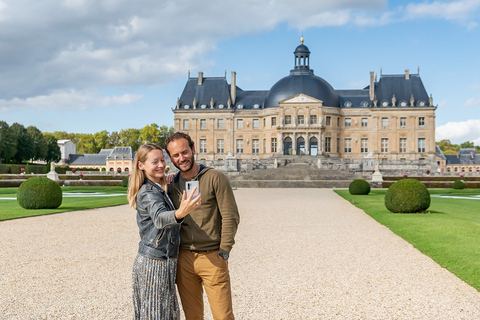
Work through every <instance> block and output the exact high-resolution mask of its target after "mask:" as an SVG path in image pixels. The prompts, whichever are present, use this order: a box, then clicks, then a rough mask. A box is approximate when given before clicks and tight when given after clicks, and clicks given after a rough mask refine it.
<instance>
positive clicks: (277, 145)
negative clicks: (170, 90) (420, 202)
mask: <svg viewBox="0 0 480 320" xmlns="http://www.w3.org/2000/svg"><path fill="white" fill-rule="evenodd" d="M294 54H295V69H293V70H291V72H290V76H288V77H285V78H283V79H281V80H280V81H278V82H277V84H275V85H274V86H273V87H272V88H271V89H270V90H268V91H243V90H242V89H240V88H239V87H237V85H236V73H235V72H232V78H231V83H230V85H228V84H227V82H226V79H225V78H207V77H204V76H203V73H202V72H200V73H199V76H198V77H197V78H190V77H189V79H188V82H187V84H186V86H185V89H184V91H183V93H182V95H181V98H179V100H178V101H177V105H176V107H175V108H174V109H173V112H174V127H175V130H176V131H183V132H186V133H188V134H190V136H191V137H192V139H193V140H194V142H195V145H196V152H197V159H198V160H203V161H207V162H208V161H209V162H211V163H213V162H215V161H218V160H224V159H226V158H227V155H229V156H230V157H233V158H236V159H239V160H240V161H241V162H245V161H246V162H252V163H254V162H255V161H264V162H265V161H266V163H268V161H267V160H268V159H273V158H278V157H282V156H287V157H288V156H290V157H301V156H309V157H308V161H309V162H311V163H312V162H317V161H316V160H315V159H312V157H315V158H318V159H320V163H324V162H333V163H335V162H336V163H343V164H348V163H349V164H350V166H351V167H353V168H357V169H359V170H367V169H368V170H370V169H373V168H374V166H375V163H380V168H382V167H384V168H387V167H390V168H393V167H394V168H395V169H399V168H400V169H401V168H402V167H405V168H407V167H408V166H410V167H411V166H414V167H418V168H421V170H423V169H425V168H430V170H432V171H433V170H435V171H436V170H437V168H438V164H439V160H440V159H439V158H438V157H437V155H436V146H435V110H436V107H435V106H434V105H433V100H432V98H431V96H430V97H429V96H428V95H427V93H426V91H425V89H424V87H423V83H422V81H421V79H420V76H419V75H418V74H410V72H409V71H408V70H406V71H405V73H404V74H400V75H385V76H381V78H380V80H379V81H377V80H376V75H375V74H374V73H373V72H371V73H370V85H369V86H368V87H366V88H364V89H358V90H334V89H333V88H332V87H331V86H330V85H329V84H328V83H327V82H326V81H325V80H323V79H321V78H320V77H317V76H315V75H314V74H313V70H311V69H310V67H309V62H310V60H309V54H310V52H309V50H308V48H307V47H306V46H304V45H303V42H302V44H301V45H300V46H298V47H297V49H296V50H295V53H294ZM346 167H348V165H346Z"/></svg>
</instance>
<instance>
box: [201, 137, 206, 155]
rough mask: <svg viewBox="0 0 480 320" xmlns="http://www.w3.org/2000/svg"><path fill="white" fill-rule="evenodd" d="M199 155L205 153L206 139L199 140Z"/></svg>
mask: <svg viewBox="0 0 480 320" xmlns="http://www.w3.org/2000/svg"><path fill="white" fill-rule="evenodd" d="M200 153H207V139H200Z"/></svg>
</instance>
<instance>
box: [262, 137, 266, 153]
mask: <svg viewBox="0 0 480 320" xmlns="http://www.w3.org/2000/svg"><path fill="white" fill-rule="evenodd" d="M262 147H263V153H267V139H265V138H263V144H262Z"/></svg>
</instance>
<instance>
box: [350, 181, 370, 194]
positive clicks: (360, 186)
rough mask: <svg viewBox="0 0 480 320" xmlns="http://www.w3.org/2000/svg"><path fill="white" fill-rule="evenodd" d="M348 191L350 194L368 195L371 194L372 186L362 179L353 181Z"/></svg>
mask: <svg viewBox="0 0 480 320" xmlns="http://www.w3.org/2000/svg"><path fill="white" fill-rule="evenodd" d="M348 191H349V192H350V194H363V195H367V194H369V193H370V185H369V184H368V182H367V181H365V180H362V179H357V180H353V181H352V182H351V183H350V185H349V186H348Z"/></svg>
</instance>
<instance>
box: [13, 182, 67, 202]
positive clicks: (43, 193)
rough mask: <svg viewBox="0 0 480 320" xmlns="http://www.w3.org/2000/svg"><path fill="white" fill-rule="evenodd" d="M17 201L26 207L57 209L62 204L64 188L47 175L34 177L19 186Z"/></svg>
mask: <svg viewBox="0 0 480 320" xmlns="http://www.w3.org/2000/svg"><path fill="white" fill-rule="evenodd" d="M17 201H18V204H20V206H21V207H22V208H25V209H55V208H58V207H59V206H60V205H61V204H62V189H61V188H60V186H59V185H58V184H57V183H56V182H55V181H53V180H50V179H48V178H46V177H33V178H29V179H27V180H26V181H24V182H22V184H21V185H20V187H18V192H17Z"/></svg>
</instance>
